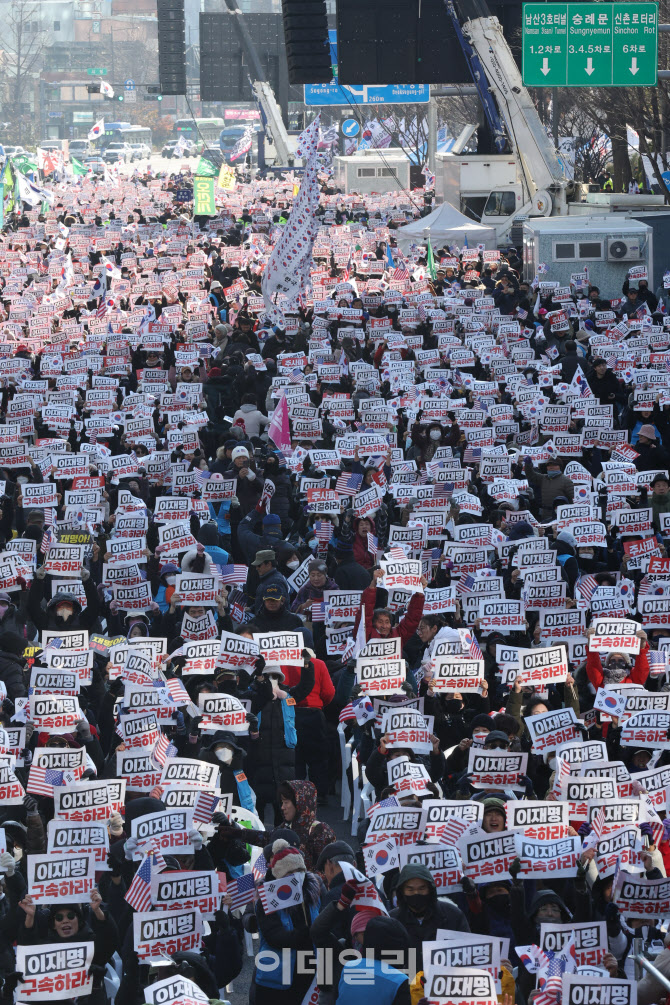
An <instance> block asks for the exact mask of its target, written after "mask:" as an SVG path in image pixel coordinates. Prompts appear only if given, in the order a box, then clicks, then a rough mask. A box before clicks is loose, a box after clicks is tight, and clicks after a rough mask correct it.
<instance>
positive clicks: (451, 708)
mask: <svg viewBox="0 0 670 1005" xmlns="http://www.w3.org/2000/svg"><path fill="white" fill-rule="evenodd" d="M444 706H445V711H446V712H447V713H448V715H458V713H459V712H460V711H461V707H462V706H461V703H460V701H459V700H458V698H448V699H447V701H445V703H444Z"/></svg>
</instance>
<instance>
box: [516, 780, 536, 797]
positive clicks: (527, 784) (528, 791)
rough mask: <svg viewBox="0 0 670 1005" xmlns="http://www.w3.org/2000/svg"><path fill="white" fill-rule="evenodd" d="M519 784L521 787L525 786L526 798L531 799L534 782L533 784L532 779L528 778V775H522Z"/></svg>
mask: <svg viewBox="0 0 670 1005" xmlns="http://www.w3.org/2000/svg"><path fill="white" fill-rule="evenodd" d="M519 782H520V784H521V785H523V787H524V789H525V790H526V796H527V798H529V799H530V797H531V794H532V792H533V782H532V779H530V778H529V777H528V775H521V778H520V779H519Z"/></svg>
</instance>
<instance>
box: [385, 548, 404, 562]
mask: <svg viewBox="0 0 670 1005" xmlns="http://www.w3.org/2000/svg"><path fill="white" fill-rule="evenodd" d="M388 553H389V555H390V556H391V558H392V559H393V560H394V561H395V562H406V561H407V552H406V551H405V549H404V548H401V547H400V545H394V546H393V547H392V548H389V550H388Z"/></svg>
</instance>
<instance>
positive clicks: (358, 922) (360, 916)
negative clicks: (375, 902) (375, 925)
mask: <svg viewBox="0 0 670 1005" xmlns="http://www.w3.org/2000/svg"><path fill="white" fill-rule="evenodd" d="M376 917H377V914H376V912H375V911H356V913H355V914H354V916H353V918H352V919H351V934H352V935H355V934H356V932H364V931H365V929H366V928H367V926H368V921H372V919H373V918H376Z"/></svg>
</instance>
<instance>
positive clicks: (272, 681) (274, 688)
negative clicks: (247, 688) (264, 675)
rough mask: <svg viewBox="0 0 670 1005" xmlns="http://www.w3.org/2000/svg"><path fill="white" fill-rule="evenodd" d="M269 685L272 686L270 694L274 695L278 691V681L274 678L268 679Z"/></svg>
mask: <svg viewBox="0 0 670 1005" xmlns="http://www.w3.org/2000/svg"><path fill="white" fill-rule="evenodd" d="M270 683H271V684H272V693H273V694H276V693H277V691H278V690H279V681H278V680H277V678H276V677H270Z"/></svg>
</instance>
